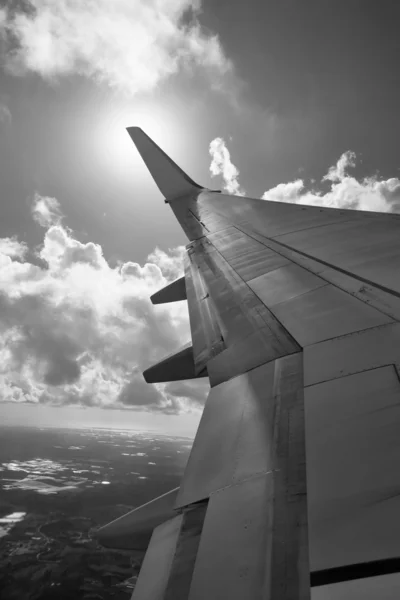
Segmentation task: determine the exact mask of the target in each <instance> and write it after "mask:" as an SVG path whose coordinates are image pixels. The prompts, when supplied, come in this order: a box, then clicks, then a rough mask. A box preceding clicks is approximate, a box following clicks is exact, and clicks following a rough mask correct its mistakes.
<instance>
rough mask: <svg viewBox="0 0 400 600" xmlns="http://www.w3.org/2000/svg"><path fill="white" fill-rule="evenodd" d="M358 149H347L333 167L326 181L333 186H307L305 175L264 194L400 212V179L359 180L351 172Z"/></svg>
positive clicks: (318, 203) (278, 198) (301, 201)
mask: <svg viewBox="0 0 400 600" xmlns="http://www.w3.org/2000/svg"><path fill="white" fill-rule="evenodd" d="M355 159H356V155H355V153H354V152H350V151H348V152H344V153H343V154H342V156H341V157H340V158H339V160H338V161H337V163H336V165H333V166H332V167H330V168H329V170H328V173H327V174H326V175H325V176H324V177H323V178H322V181H330V182H331V186H330V189H329V190H328V191H327V192H326V193H324V192H321V191H319V190H307V189H306V187H305V183H304V181H303V180H302V179H296V180H295V181H291V182H288V183H280V184H279V185H277V186H276V187H274V188H272V189H270V190H267V191H266V192H264V194H263V195H262V198H263V199H264V200H275V201H278V202H295V203H298V204H308V205H315V206H331V207H334V208H349V209H357V210H369V211H378V212H400V180H399V179H398V178H396V177H392V178H390V179H387V180H381V181H379V180H378V178H377V177H375V176H374V177H365V178H364V179H362V180H360V181H359V180H358V179H356V178H355V177H352V176H351V175H349V174H348V172H347V170H348V168H349V167H354V166H355Z"/></svg>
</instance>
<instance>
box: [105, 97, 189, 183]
mask: <svg viewBox="0 0 400 600" xmlns="http://www.w3.org/2000/svg"><path fill="white" fill-rule="evenodd" d="M131 126H137V127H141V128H142V129H143V131H144V132H145V133H147V135H149V136H150V137H151V138H152V139H153V140H154V141H155V142H156V144H158V145H159V146H160V147H161V148H162V149H163V150H164V151H165V152H167V153H168V154H171V155H174V153H175V152H174V151H175V150H176V143H175V141H176V139H177V136H178V135H179V130H180V125H179V121H178V115H177V114H176V113H175V112H174V111H171V110H168V109H167V108H160V107H159V106H155V104H154V103H151V102H149V103H147V104H144V103H141V104H140V105H138V104H137V103H136V104H135V105H134V106H132V107H129V106H126V105H125V106H124V105H122V106H121V105H119V106H118V105H114V106H110V107H109V109H108V110H107V112H106V113H105V114H104V115H103V118H101V119H99V127H98V134H97V136H96V145H97V152H98V153H99V158H100V160H101V163H102V164H104V165H108V167H110V168H111V169H112V170H113V171H114V172H115V174H116V175H118V176H120V175H121V174H123V173H130V174H131V173H132V169H134V170H135V171H136V174H137V176H139V177H140V174H141V173H142V174H143V173H145V172H146V169H145V167H144V164H143V163H142V160H141V158H140V156H139V154H138V152H137V151H136V149H135V146H134V144H133V142H132V140H131V138H130V136H129V134H128V132H127V130H126V129H127V127H131Z"/></svg>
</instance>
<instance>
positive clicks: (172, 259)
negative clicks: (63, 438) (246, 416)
mask: <svg viewBox="0 0 400 600" xmlns="http://www.w3.org/2000/svg"><path fill="white" fill-rule="evenodd" d="M38 207H41V208H39V209H38ZM43 207H45V208H46V207H47V208H50V209H51V210H52V211H53V212H55V214H56V218H57V219H59V218H61V211H60V206H59V204H58V202H57V201H56V200H55V199H49V198H46V197H41V196H39V195H38V194H36V195H35V198H34V201H33V204H32V212H33V215H34V216H35V218H36V219H37V220H38V221H39V222H40V223H41V224H42V225H44V226H45V227H46V231H45V233H44V239H43V244H42V245H41V247H40V249H39V250H38V258H39V259H40V260H38V261H36V262H38V263H40V264H41V265H43V266H38V264H35V261H33V262H30V261H28V260H26V259H25V254H26V250H27V248H26V246H25V245H24V244H22V243H21V242H19V241H18V240H16V239H14V238H3V239H2V240H0V331H1V336H0V398H1V399H2V400H3V401H12V402H30V403H44V404H52V405H66V404H76V405H84V406H98V407H103V408H126V409H137V410H151V411H162V412H164V413H170V414H177V413H180V412H184V411H187V410H191V409H193V408H198V407H199V406H201V404H202V403H203V402H204V399H205V395H206V387H207V386H206V384H205V382H204V381H193V382H189V383H186V382H180V384H179V385H176V384H175V385H173V384H160V385H154V386H151V385H147V384H146V383H145V382H144V380H143V378H142V375H141V373H142V370H143V369H145V368H146V367H148V366H149V365H151V364H153V363H154V362H156V361H157V360H160V359H162V358H163V357H164V356H165V355H167V354H169V353H171V352H173V351H174V350H176V349H178V348H179V347H180V346H181V345H183V344H184V343H185V342H186V341H187V340H188V338H189V337H190V333H189V324H188V314H187V308H186V303H185V302H183V303H182V302H180V303H176V304H171V305H165V306H162V305H161V306H153V305H152V304H151V303H150V300H149V296H150V295H151V294H152V293H154V292H155V291H156V290H158V289H159V288H161V287H163V286H164V285H166V284H167V283H169V282H170V281H172V280H174V279H175V278H176V277H178V276H180V275H181V273H182V253H183V248H182V247H180V248H176V249H174V250H172V251H169V252H168V253H166V252H163V251H162V250H160V249H156V250H155V251H154V252H153V253H152V254H151V255H150V256H149V257H148V260H147V262H146V263H145V264H144V265H143V266H142V265H140V264H138V263H134V262H126V263H123V264H120V265H118V266H117V267H115V268H112V267H111V266H110V265H109V264H108V262H107V260H106V259H105V257H104V255H103V252H102V249H101V247H100V246H99V245H98V244H95V243H93V242H89V243H86V244H83V243H81V242H80V241H79V240H77V239H75V238H74V236H73V234H72V232H71V231H69V230H68V229H66V228H65V227H63V226H62V225H61V224H60V223H59V222H57V223H54V222H53V221H52V218H50V217H49V213H48V212H46V210H45V209H44V208H43ZM50 212H51V211H50ZM37 215H39V216H40V218H39V217H38V216H37ZM43 215H44V216H43Z"/></svg>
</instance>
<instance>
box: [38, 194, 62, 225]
mask: <svg viewBox="0 0 400 600" xmlns="http://www.w3.org/2000/svg"><path fill="white" fill-rule="evenodd" d="M31 210H32V217H33V218H34V219H35V221H37V222H38V223H39V225H41V226H42V227H50V226H51V225H58V224H59V223H61V220H62V217H63V214H62V212H61V208H60V203H59V202H58V200H57V199H56V198H50V197H49V196H41V195H40V194H38V193H37V192H36V193H35V195H34V197H33V200H32V209H31Z"/></svg>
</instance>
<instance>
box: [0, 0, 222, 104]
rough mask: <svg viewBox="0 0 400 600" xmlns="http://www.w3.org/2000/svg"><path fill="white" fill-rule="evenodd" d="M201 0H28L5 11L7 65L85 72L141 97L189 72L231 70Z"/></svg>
mask: <svg viewBox="0 0 400 600" xmlns="http://www.w3.org/2000/svg"><path fill="white" fill-rule="evenodd" d="M200 5H201V2H200V0H146V1H145V2H144V1H143V0H112V1H110V0H85V1H84V2H79V1H77V0H58V1H57V2H55V1H54V0H26V1H25V2H23V3H22V2H18V3H12V4H11V3H10V5H9V8H3V9H1V10H0V36H2V37H3V38H5V40H6V42H7V48H8V51H7V57H6V64H7V67H8V69H9V70H10V71H11V72H12V73H14V74H24V73H25V72H27V71H28V72H34V73H37V74H39V75H41V76H42V77H44V78H46V79H53V78H56V77H59V76H62V75H70V74H79V75H84V76H86V77H89V78H92V79H94V80H96V81H98V82H104V83H106V84H108V85H109V86H110V87H112V88H114V89H116V90H118V91H120V92H124V93H127V94H129V95H132V94H136V93H137V92H143V91H148V90H151V89H153V88H154V87H155V86H156V85H157V84H158V83H159V82H161V81H162V80H164V79H166V78H167V77H169V76H170V75H173V74H175V73H177V72H178V71H179V70H181V69H186V70H189V71H190V70H192V69H193V67H201V68H202V69H204V70H205V71H206V72H208V73H210V74H214V75H218V76H219V77H220V76H221V75H222V74H225V73H227V72H229V71H230V70H231V68H232V65H231V62H230V61H229V60H228V59H227V58H226V56H225V54H224V51H223V49H222V46H221V44H220V41H219V38H218V36H217V35H213V34H211V33H209V32H207V31H205V30H204V29H203V28H202V27H201V25H200V22H199V19H198V17H199V14H200V8H201V6H200Z"/></svg>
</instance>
